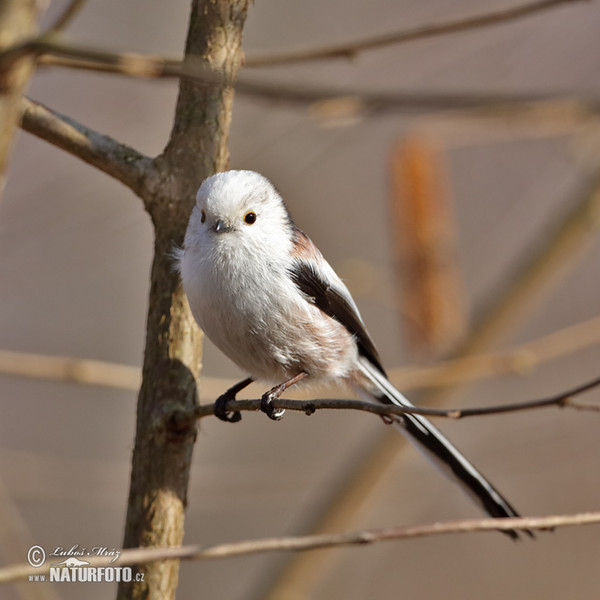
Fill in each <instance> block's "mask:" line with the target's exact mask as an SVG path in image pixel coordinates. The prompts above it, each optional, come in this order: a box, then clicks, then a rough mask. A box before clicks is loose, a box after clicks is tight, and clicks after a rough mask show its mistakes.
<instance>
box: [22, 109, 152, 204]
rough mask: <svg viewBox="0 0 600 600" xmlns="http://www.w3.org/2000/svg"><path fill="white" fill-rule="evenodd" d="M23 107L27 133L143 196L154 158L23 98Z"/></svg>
mask: <svg viewBox="0 0 600 600" xmlns="http://www.w3.org/2000/svg"><path fill="white" fill-rule="evenodd" d="M21 106H22V123H21V126H22V128H23V129H24V130H25V131H28V132H29V133H32V134H33V135H36V136H38V137H40V138H42V139H43V140H46V141H47V142H49V143H51V144H54V145H55V146H58V147H59V148H62V149H63V150H65V151H66V152H69V153H70V154H73V155H74V156H76V157H78V158H80V159H81V160H83V161H84V162H86V163H88V164H90V165H92V166H94V167H96V168H98V169H100V170H101V171H104V172H105V173H107V174H108V175H110V176H111V177H114V178H115V179H117V180H118V181H120V182H121V183H124V184H125V185H126V186H127V187H129V188H131V189H132V190H133V191H134V192H136V193H137V194H138V195H141V190H142V188H143V185H144V181H145V179H146V177H147V176H148V174H149V171H150V169H151V168H152V159H151V158H149V157H148V156H145V155H144V154H142V153H140V152H138V151H137V150H134V149H133V148H131V147H129V146H126V145H125V144H121V143H119V142H117V141H116V140H115V139H113V138H111V137H109V136H107V135H103V134H101V133H98V132H96V131H93V130H91V129H89V128H88V127H85V126H84V125H82V124H81V123H78V122H77V121H75V120H74V119H71V118H70V117H67V116H65V115H61V114H60V113H58V112H54V111H53V110H51V109H49V108H46V107H45V106H43V105H42V104H39V103H37V102H33V101H32V100H29V99H27V98H23V99H22V101H21Z"/></svg>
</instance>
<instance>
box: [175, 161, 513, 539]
mask: <svg viewBox="0 0 600 600" xmlns="http://www.w3.org/2000/svg"><path fill="white" fill-rule="evenodd" d="M179 268H180V272H181V278H182V282H183V286H184V289H185V292H186V294H187V296H188V299H189V303H190V307H191V309H192V313H193V315H194V318H195V319H196V321H197V322H198V324H199V325H200V327H201V328H202V329H203V330H204V331H205V333H206V334H207V335H208V337H209V338H210V339H211V340H212V341H213V342H214V344H215V345H216V346H218V347H219V348H220V349H221V350H222V351H223V352H224V353H225V354H226V355H227V356H228V357H229V358H231V359H232V360H233V361H234V362H235V363H236V364H237V365H238V366H239V367H241V368H242V369H244V370H245V371H247V372H248V373H249V374H250V377H249V378H248V379H246V380H244V381H243V382H240V383H239V384H237V385H236V386H234V387H233V388H231V389H230V390H228V391H227V392H226V393H225V394H224V395H223V396H221V398H220V399H219V400H218V401H217V404H219V402H221V404H220V405H221V406H224V405H225V403H226V401H227V400H229V399H232V398H234V397H235V394H236V392H238V391H239V390H241V389H243V387H245V386H246V385H248V384H249V383H250V382H251V381H253V380H256V379H259V380H263V381H267V382H271V383H274V384H282V385H278V387H275V388H273V389H272V390H270V392H267V393H266V394H265V395H264V396H263V403H264V405H263V409H264V410H265V412H267V414H269V416H271V417H273V418H277V417H278V416H279V415H278V414H276V413H274V412H273V410H272V409H271V410H268V409H269V404H268V402H269V401H270V400H271V399H272V398H273V397H277V396H278V395H279V393H281V392H282V391H283V390H285V389H286V388H287V387H288V386H289V385H290V384H294V383H296V382H297V381H298V380H302V381H319V380H329V381H335V382H338V383H344V384H349V385H351V386H352V387H354V388H355V389H356V390H357V391H358V392H359V394H361V396H363V397H364V398H368V399H369V400H374V401H379V402H384V403H393V404H398V405H401V406H405V407H410V406H412V405H411V404H410V402H408V400H406V398H404V396H403V395H402V394H401V393H400V392H398V390H396V389H395V388H394V386H393V385H392V384H391V383H390V382H389V380H388V379H387V376H386V374H385V371H384V369H383V367H382V365H381V362H380V360H379V356H378V354H377V350H376V349H375V345H374V344H373V342H372V340H371V338H370V337H369V334H368V333H367V331H366V329H365V326H364V324H363V321H362V319H361V317H360V314H359V312H358V309H357V307H356V304H355V303H354V300H353V299H352V296H351V295H350V292H349V291H348V289H347V288H346V286H345V285H344V283H343V282H342V281H341V279H340V278H339V277H338V276H337V274H336V273H335V272H334V270H333V269H332V268H331V266H330V265H329V263H327V261H326V260H325V259H324V258H323V256H322V255H321V253H320V252H319V250H318V249H317V247H316V246H315V245H314V244H313V243H312V242H311V241H310V239H309V238H308V237H307V236H306V235H304V233H303V232H302V231H300V229H298V228H297V227H296V225H295V224H294V223H293V221H292V220H291V218H290V216H289V214H288V212H287V210H286V208H285V205H284V203H283V200H282V199H281V197H280V195H279V194H278V192H277V190H276V189H275V188H274V187H273V185H272V184H271V183H270V182H269V180H268V179H266V178H265V177H263V176H262V175H260V174H258V173H254V172H252V171H227V172H225V173H217V174H216V175H213V176H212V177H209V178H208V179H206V180H205V181H204V182H203V183H202V185H201V186H200V189H199V190H198V194H197V201H196V205H195V207H194V209H193V211H192V215H191V217H190V221H189V224H188V228H187V232H186V235H185V245H184V250H183V252H182V253H181V256H180V260H179ZM215 412H216V413H217V411H215ZM217 414H218V415H219V416H220V418H223V419H225V420H232V421H233V420H239V418H240V417H239V413H235V415H236V418H231V417H228V416H227V414H226V413H225V412H224V411H223V410H221V412H220V413H217ZM399 425H400V427H401V429H402V431H403V432H404V433H405V434H406V435H407V436H408V437H409V439H411V441H413V442H414V443H415V444H416V445H417V446H418V447H419V448H420V449H422V450H424V451H425V452H426V453H427V454H428V455H429V456H430V457H433V458H435V459H436V461H437V463H438V464H439V465H440V466H442V467H443V468H444V470H445V471H446V473H448V474H450V475H451V476H452V477H453V478H454V479H455V480H456V481H457V482H458V483H459V484H461V485H462V487H463V488H464V489H465V490H466V491H467V492H468V493H469V494H470V495H471V496H472V497H474V498H475V499H476V501H477V502H479V503H480V504H481V505H482V507H483V508H484V510H486V511H487V512H488V513H489V514H490V515H491V516H493V517H497V518H502V517H512V516H517V512H516V511H515V510H514V508H513V507H512V506H511V505H510V503H509V502H508V501H507V500H506V499H504V498H503V497H502V495H501V494H500V493H499V492H498V491H497V490H496V489H495V488H494V486H493V485H492V484H491V483H490V482H489V481H488V480H487V479H486V478H485V477H484V476H483V475H482V474H481V473H480V472H479V471H478V470H477V469H476V468H475V467H474V466H473V465H472V464H471V463H470V462H469V461H468V460H467V459H466V458H465V457H464V456H463V455H462V454H461V453H460V452H459V451H458V450H457V449H456V448H455V447H454V446H453V445H452V443H451V442H450V441H448V440H447V439H446V438H445V437H444V435H443V434H442V433H441V432H440V431H439V430H438V429H437V428H435V427H434V426H433V425H432V424H431V423H430V422H429V421H428V420H427V419H425V418H424V417H421V416H418V415H411V414H406V415H403V416H402V417H401V418H400V421H399ZM505 533H508V535H510V536H511V537H513V538H516V537H517V534H516V532H514V531H507V532H505Z"/></svg>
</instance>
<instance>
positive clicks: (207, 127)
mask: <svg viewBox="0 0 600 600" xmlns="http://www.w3.org/2000/svg"><path fill="white" fill-rule="evenodd" d="M249 4H250V1H249V0H217V1H215V0H212V1H211V0H194V1H193V2H192V10H191V17H190V24H189V30H188V37H187V42H186V51H185V52H186V59H185V60H187V61H191V60H193V61H195V62H200V64H202V65H206V66H208V67H210V68H211V69H214V70H215V71H217V72H218V73H220V74H221V75H222V76H223V77H222V79H223V81H224V83H223V84H219V85H215V84H210V85H209V84H204V83H200V82H197V81H191V80H182V81H181V83H180V91H179V98H178V101H177V108H176V115H175V121H174V126H173V130H172V133H171V138H170V140H169V143H168V144H167V147H166V148H165V151H164V152H163V154H162V155H160V156H159V157H157V158H156V159H155V160H154V162H153V168H152V169H150V170H149V173H148V177H147V178H146V181H145V182H144V190H143V193H142V195H143V197H144V200H145V204H146V208H147V209H148V211H149V213H150V215H151V217H152V221H153V223H154V226H155V247H154V263H153V266H152V275H151V289H150V299H149V311H148V321H147V338H146V350H145V356H144V367H143V383H142V387H141V390H140V394H139V398H138V409H137V428H136V441H135V448H134V452H133V461H132V472H131V483H130V493H129V505H128V512H127V521H126V528H125V539H124V547H136V546H178V545H180V544H181V543H182V540H183V526H184V511H185V507H186V497H187V489H188V480H189V471H190V465H191V458H192V449H193V444H194V441H195V438H196V425H195V423H194V421H193V420H191V419H178V418H177V417H178V416H181V414H182V413H183V414H191V412H192V411H193V407H194V405H195V404H196V403H197V394H196V377H197V375H198V372H199V369H200V360H201V332H200V331H199V329H198V328H197V327H196V325H195V323H194V321H193V318H192V316H191V313H190V310H189V307H188V305H187V301H186V299H185V296H184V294H183V290H182V288H181V286H180V283H179V277H178V275H177V274H176V273H175V272H174V270H173V264H172V258H171V257H170V252H171V250H172V248H173V247H174V245H180V244H181V243H182V241H183V235H184V232H185V227H186V224H187V219H188V217H189V213H190V211H191V208H192V206H193V203H194V198H195V193H196V190H197V189H198V186H199V184H200V182H201V181H202V180H203V179H204V178H205V177H207V176H208V175H211V174H212V173H214V172H215V171H219V170H223V169H225V168H227V166H228V161H229V154H228V150H227V141H228V135H229V125H230V121H231V108H232V102H233V89H232V88H231V86H230V85H227V83H225V82H230V81H232V80H233V78H234V77H235V74H236V73H237V70H238V68H239V66H240V63H241V39H242V30H243V25H244V22H245V18H246V14H247V11H248V7H249ZM178 570H179V563H178V561H175V560H172V561H164V562H161V563H155V564H147V565H142V566H140V568H139V571H140V572H143V573H144V581H143V582H131V583H129V584H121V585H120V587H119V594H118V597H119V598H120V599H125V598H128V599H129V598H135V599H141V598H152V599H161V600H162V599H164V598H173V597H174V596H175V592H176V588H177V579H178Z"/></svg>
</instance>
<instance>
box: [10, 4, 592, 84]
mask: <svg viewBox="0 0 600 600" xmlns="http://www.w3.org/2000/svg"><path fill="white" fill-rule="evenodd" d="M84 1H85V0H84ZM84 1H83V2H82V1H81V0H73V1H72V2H71V5H70V6H69V7H67V9H66V10H65V12H64V14H63V15H61V17H59V19H58V20H57V21H56V23H55V25H54V26H53V28H52V29H51V31H53V32H56V31H57V30H58V29H63V28H64V26H66V24H67V23H68V22H69V21H70V19H72V18H73V16H74V15H75V14H76V13H77V12H78V11H79V9H80V8H81V5H82V4H83V3H84ZM575 2H582V0H538V1H537V2H530V3H526V4H518V5H515V6H512V7H509V8H505V9H501V10H498V11H490V12H488V13H484V14H481V15H478V16H475V17H463V18H460V19H454V20H449V21H446V22H442V23H436V24H432V25H421V26H419V27H415V28H411V29H403V30H400V31H394V32H391V33H387V34H382V35H378V36H373V37H369V38H366V39H362V40H355V41H352V42H346V43H343V44H338V45H335V46H328V47H325V48H312V49H309V50H303V51H291V52H280V53H271V54H264V55H262V56H261V55H255V56H249V57H246V59H245V61H244V66H245V67H265V66H273V65H281V64H290V63H298V62H307V61H315V60H323V59H336V58H346V59H348V58H355V57H356V56H357V55H358V54H360V53H361V52H364V51H366V50H374V49H379V48H383V47H387V46H392V45H399V44H403V43H407V42H414V41H417V40H420V39H425V38H431V37H438V36H442V35H447V34H451V33H460V32H464V31H469V30H474V29H481V28H484V27H490V26H495V25H500V24H502V23H507V22H510V21H514V20H518V19H523V18H525V17H528V16H532V15H535V14H537V13H540V12H542V11H545V10H548V9H553V8H557V7H559V6H561V5H566V4H573V3H575ZM13 52H15V53H16V52H18V53H19V54H21V55H23V54H26V53H30V54H35V55H39V56H42V55H44V54H45V55H47V56H45V57H43V58H42V59H41V62H42V64H44V63H45V64H53V65H60V66H67V67H77V68H89V69H91V70H94V64H96V65H97V66H100V65H101V64H102V63H104V64H105V66H106V67H107V68H110V66H111V65H110V63H112V66H113V67H114V68H118V67H119V66H120V67H121V68H122V69H124V70H123V71H121V72H122V73H125V74H130V75H134V76H145V77H152V76H154V77H160V76H167V77H168V76H173V75H176V72H177V69H180V68H181V66H182V63H181V61H179V60H178V59H174V58H167V57H150V56H146V57H145V56H142V55H140V54H135V53H123V54H122V55H120V56H122V57H123V58H124V60H111V59H109V58H108V56H109V53H104V56H101V55H100V52H98V53H97V54H96V55H95V56H94V51H91V50H90V49H83V48H79V49H76V48H75V47H73V46H69V45H68V44H67V45H65V44H58V43H56V40H54V39H52V38H51V37H50V36H48V35H46V34H43V35H42V36H39V37H31V38H30V39H27V40H24V41H21V43H19V44H17V45H15V47H14V49H13ZM113 56H115V55H113ZM128 59H129V60H128ZM0 60H2V54H1V53H0ZM63 60H64V62H63ZM77 60H80V61H81V62H79V64H77ZM127 69H131V71H130V72H129V73H128V72H127ZM176 76H177V75H176Z"/></svg>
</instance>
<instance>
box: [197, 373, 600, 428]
mask: <svg viewBox="0 0 600 600" xmlns="http://www.w3.org/2000/svg"><path fill="white" fill-rule="evenodd" d="M599 386H600V377H598V378H596V379H593V380H592V381H588V382H587V383H584V384H583V385H579V386H577V387H575V388H572V389H570V390H567V391H566V392H562V393H560V394H555V395H553V396H549V397H547V398H541V399H537V400H527V401H525V402H514V403H511V404H500V405H496V406H481V407H476V408H447V409H442V408H424V407H416V406H415V407H412V406H410V407H403V406H396V405H388V404H375V403H373V402H364V401H362V400H345V399H329V398H323V399H313V400H288V399H286V398H278V399H276V400H273V408H275V409H278V408H283V409H286V410H295V411H300V412H303V413H305V414H307V415H312V414H313V413H314V412H315V411H317V410H321V409H336V410H340V409H343V410H362V411H364V412H370V413H373V414H376V415H381V416H386V417H390V416H401V415H404V414H407V413H408V414H414V415H423V416H428V417H445V418H449V419H462V418H465V417H476V416H484V415H496V414H501V413H509V412H517V411H524V410H532V409H536V408H547V407H549V406H558V407H560V408H562V407H565V406H566V407H568V406H571V403H572V398H574V397H576V396H579V395H581V394H583V393H585V392H588V391H590V390H592V389H594V388H596V387H599ZM260 405H261V401H260V400H229V402H227V405H226V407H227V410H228V411H230V412H238V411H249V410H253V411H256V410H260ZM576 407H577V408H578V409H581V410H583V409H588V410H598V408H600V406H599V407H596V406H595V405H593V404H592V405H588V404H581V403H576ZM588 407H589V408H588ZM214 412H215V404H214V403H213V404H204V405H201V406H198V407H197V408H196V410H195V411H194V417H196V418H198V419H202V418H204V417H207V416H211V415H214Z"/></svg>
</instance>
